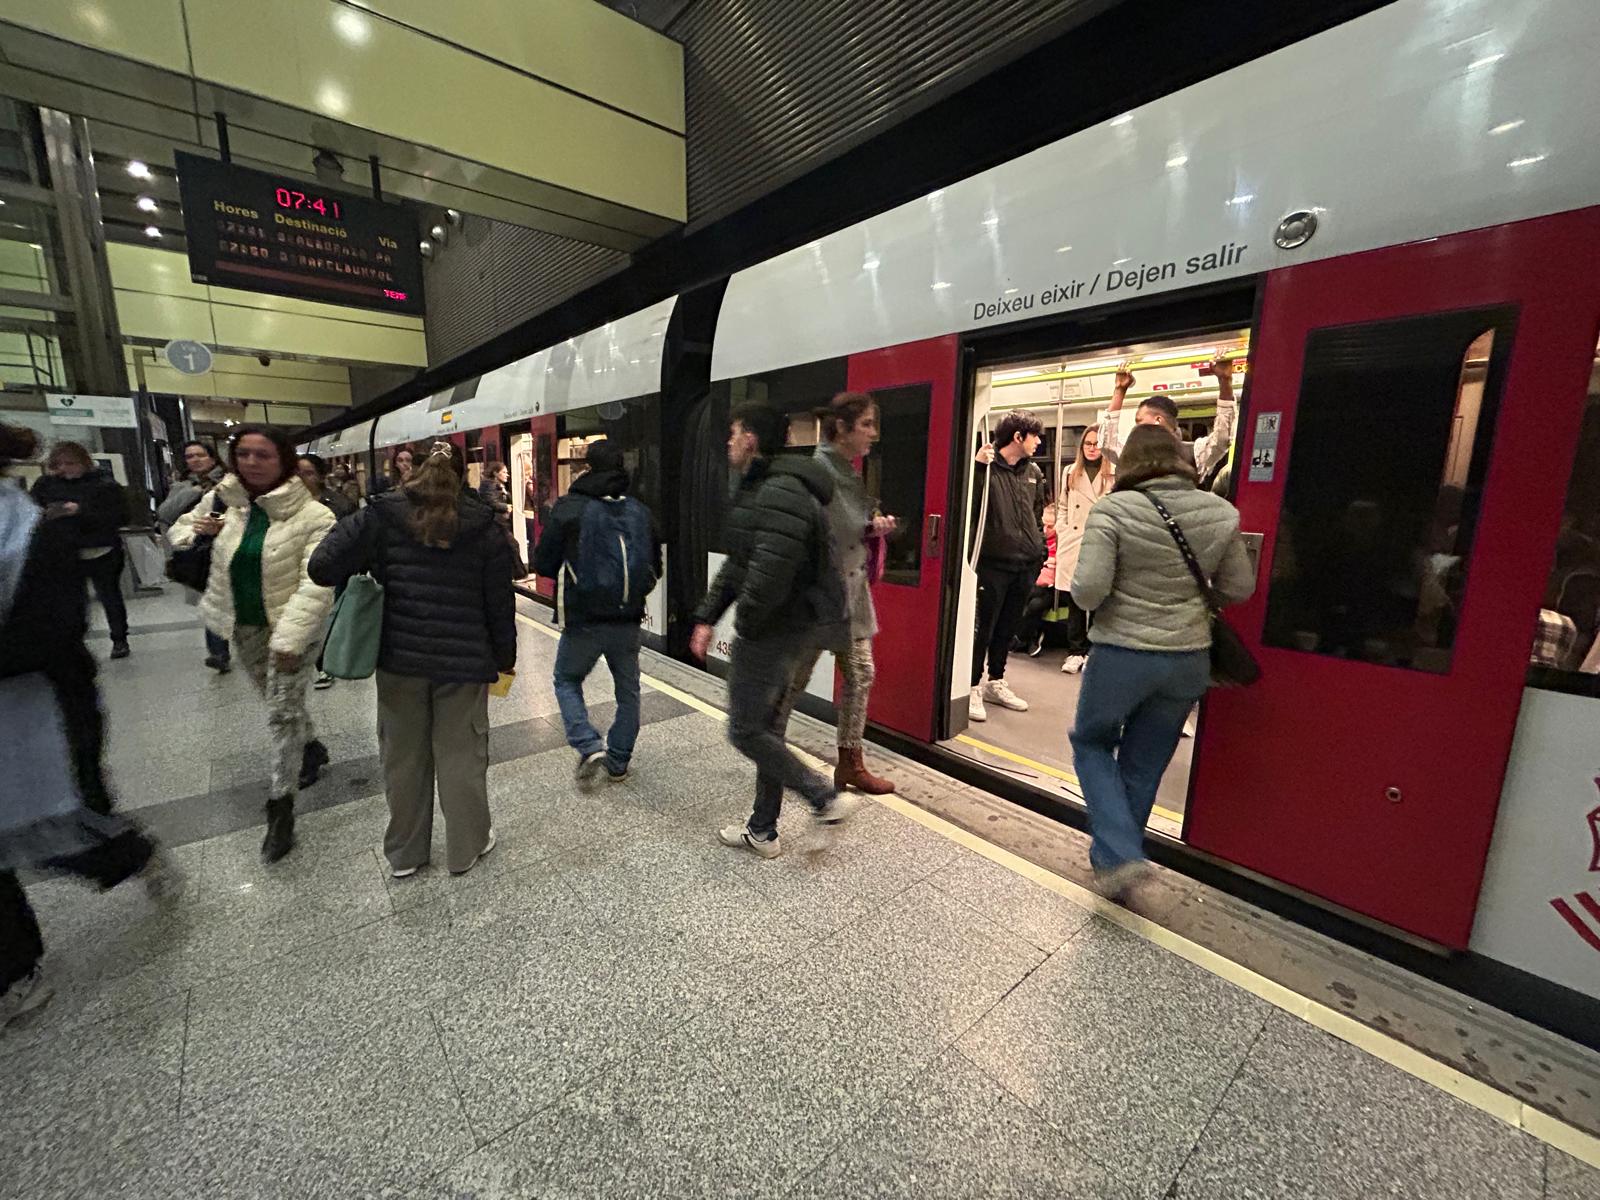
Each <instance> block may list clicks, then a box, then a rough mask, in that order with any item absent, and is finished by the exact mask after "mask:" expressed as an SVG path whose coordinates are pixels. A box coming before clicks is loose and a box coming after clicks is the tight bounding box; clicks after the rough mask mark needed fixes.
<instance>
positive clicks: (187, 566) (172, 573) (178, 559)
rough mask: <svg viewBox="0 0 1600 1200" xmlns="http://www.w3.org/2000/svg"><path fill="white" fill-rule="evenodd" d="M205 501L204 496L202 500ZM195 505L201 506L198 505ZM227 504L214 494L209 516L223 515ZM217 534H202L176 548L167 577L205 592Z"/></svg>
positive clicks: (169, 562)
mask: <svg viewBox="0 0 1600 1200" xmlns="http://www.w3.org/2000/svg"><path fill="white" fill-rule="evenodd" d="M200 503H201V504H204V503H205V500H204V498H202V499H201V501H200ZM195 507H197V508H198V507H199V505H196V506H195ZM227 507H228V506H227V505H226V504H224V503H223V502H222V497H221V496H218V495H215V490H214V489H213V495H212V498H211V511H210V512H209V513H208V514H206V515H207V516H212V517H217V516H221V515H222V514H223V513H224V512H226V511H227ZM216 540H217V539H216V535H215V534H204V533H203V534H200V535H198V536H197V537H196V538H195V539H194V541H192V542H190V543H189V544H188V545H187V546H185V547H184V548H183V549H182V550H174V551H173V552H172V557H171V558H169V559H167V578H168V579H170V580H172V582H173V583H181V584H182V585H183V586H184V587H186V588H188V589H189V590H190V591H192V592H204V591H205V590H206V583H207V581H208V580H209V579H210V578H211V543H212V542H214V541H216Z"/></svg>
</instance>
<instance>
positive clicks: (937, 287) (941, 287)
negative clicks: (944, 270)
mask: <svg viewBox="0 0 1600 1200" xmlns="http://www.w3.org/2000/svg"><path fill="white" fill-rule="evenodd" d="M950 286H952V285H951V284H950V283H948V282H946V281H945V280H943V279H941V280H939V281H938V282H937V283H935V284H934V285H933V290H934V291H936V292H942V291H944V289H945V288H947V287H950Z"/></svg>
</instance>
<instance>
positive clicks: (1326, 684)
mask: <svg viewBox="0 0 1600 1200" xmlns="http://www.w3.org/2000/svg"><path fill="white" fill-rule="evenodd" d="M1597 248H1600V210H1586V211H1582V212H1576V213H1567V214H1562V215H1557V216H1552V217H1545V218H1540V219H1537V220H1531V221H1523V222H1518V223H1515V224H1511V225H1504V226H1498V227H1495V228H1491V229H1484V230H1477V231H1473V232H1469V233H1463V234H1458V235H1454V236H1450V237H1443V238H1438V239H1434V240H1430V241H1427V242H1421V243H1416V244H1412V245H1405V246H1399V247H1395V248H1391V249H1385V250H1377V251H1372V252H1369V253H1364V254H1357V255H1352V256H1349V257H1344V258H1338V259H1332V260H1329V261H1326V262H1315V263H1307V264H1305V265H1301V266H1294V267H1289V268H1287V269H1284V270H1280V271H1276V272H1274V273H1272V274H1271V275H1269V276H1268V278H1267V281H1266V293H1265V296H1264V299H1263V305H1262V310H1261V316H1260V322H1259V326H1258V329H1257V334H1256V340H1255V344H1254V346H1253V348H1252V351H1251V355H1250V357H1251V361H1252V376H1251V380H1250V390H1249V395H1248V397H1247V402H1248V404H1249V413H1248V416H1247V418H1246V419H1245V422H1244V424H1245V427H1244V428H1242V429H1241V431H1240V432H1241V438H1240V444H1239V455H1238V458H1237V461H1236V462H1235V465H1234V471H1235V475H1236V479H1237V488H1236V499H1237V503H1238V506H1239V511H1240V516H1241V519H1242V520H1241V524H1242V528H1243V529H1244V530H1245V531H1246V532H1247V533H1251V532H1253V533H1260V534H1262V535H1263V539H1262V547H1261V563H1260V570H1259V574H1258V585H1257V591H1256V594H1255V596H1254V597H1253V598H1252V599H1251V600H1250V601H1249V602H1248V603H1247V604H1244V605H1241V606H1240V607H1239V608H1237V609H1235V610H1233V611H1232V612H1231V614H1230V617H1229V620H1230V622H1231V623H1232V624H1233V626H1234V627H1235V628H1236V629H1237V630H1239V631H1240V633H1241V634H1242V635H1243V636H1244V637H1245V639H1246V641H1247V642H1248V643H1249V644H1250V645H1251V646H1252V648H1253V649H1254V650H1255V652H1256V654H1257V655H1258V657H1259V659H1260V662H1261V666H1262V669H1263V677H1262V679H1261V681H1260V682H1259V683H1258V684H1256V685H1255V686H1253V687H1251V688H1248V689H1243V690H1237V691H1218V692H1214V693H1213V694H1212V695H1211V696H1210V697H1209V698H1208V700H1207V702H1206V706H1205V711H1204V716H1203V719H1202V723H1201V730H1200V744H1199V747H1198V751H1197V759H1196V764H1195V777H1194V785H1193V794H1192V797H1191V804H1190V808H1189V815H1188V820H1187V823H1186V826H1185V831H1184V832H1185V840H1186V841H1188V842H1189V843H1190V844H1191V845H1193V846H1194V847H1196V848H1197V849H1200V850H1203V851H1206V852H1208V853H1210V854H1213V855H1216V856H1218V857H1219V858H1222V859H1224V860H1227V861H1229V862H1232V863H1236V864H1239V865H1241V866H1243V867H1245V868H1248V869H1250V870H1252V871H1255V872H1259V873H1260V874H1262V875H1265V876H1267V877H1269V878H1272V879H1275V880H1280V881H1282V882H1283V883H1286V884H1289V885H1291V886H1293V887H1295V888H1298V889H1302V890H1304V891H1306V892H1309V893H1311V894H1312V895H1314V896H1318V897H1321V898H1324V899H1326V900H1328V901H1331V902H1333V903H1335V904H1338V905H1340V906H1343V907H1344V908H1347V909H1350V910H1353V911H1354V912H1356V913H1360V914H1364V915H1365V916H1367V917H1370V918H1373V919H1376V920H1377V921H1380V922H1383V923H1385V924H1388V925H1391V926H1394V927H1397V928H1399V929H1402V930H1406V931H1408V932H1410V933H1412V934H1415V935H1418V936H1420V937H1422V938H1425V939H1428V940H1430V941H1432V942H1436V943H1440V944H1442V945H1446V946H1450V947H1458V948H1459V947H1465V946H1466V944H1467V938H1468V934H1469V933H1470V930H1471V927H1472V917H1473V910H1474V907H1475V904H1476V901H1477V895H1478V888H1479V884H1480V881H1481V878H1482V875H1483V868H1484V859H1485V855H1486V853H1487V850H1488V846H1489V839H1490V835H1491V833H1492V832H1493V828H1494V819H1495V810H1496V807H1497V805H1498V803H1499V798H1500V789H1501V783H1502V779H1503V775H1504V772H1505V765H1506V760H1507V757H1508V754H1509V751H1510V747H1511V738H1512V732H1513V727H1514V725H1515V722H1516V717H1517V710H1518V707H1519V704H1520V702H1521V697H1522V689H1523V680H1524V677H1525V675H1526V671H1527V666H1528V658H1529V649H1530V642H1531V638H1532V634H1533V629H1534V624H1535V618H1536V615H1537V613H1538V611H1539V608H1540V604H1541V600H1542V596H1543V592H1544V588H1545V581H1546V579H1547V577H1548V573H1549V568H1550V561H1551V555H1552V553H1553V546H1554V541H1555V533H1556V527H1557V525H1558V523H1559V521H1560V517H1561V512H1562V504H1563V499H1564V495H1565V491H1566V487H1567V475H1568V470H1567V465H1568V464H1570V463H1571V461H1572V457H1573V453H1574V447H1575V443H1576V440H1577V437H1578V433H1579V425H1580V421H1581V418H1582V413H1583V406H1584V397H1585V391H1586V384H1587V379H1588V374H1589V369H1590V363H1591V362H1592V359H1593V352H1594V346H1595V338H1596V330H1597V326H1600V271H1596V270H1595V267H1594V264H1595V254H1596V251H1597Z"/></svg>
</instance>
